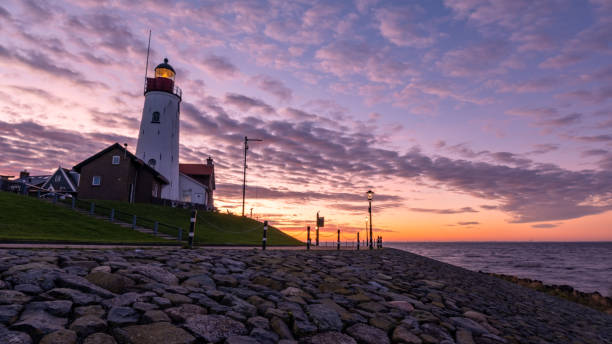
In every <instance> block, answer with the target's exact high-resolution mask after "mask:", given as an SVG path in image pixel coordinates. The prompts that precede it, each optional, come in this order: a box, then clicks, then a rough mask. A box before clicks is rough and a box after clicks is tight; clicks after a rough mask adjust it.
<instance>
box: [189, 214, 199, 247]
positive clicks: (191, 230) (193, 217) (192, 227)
mask: <svg viewBox="0 0 612 344" xmlns="http://www.w3.org/2000/svg"><path fill="white" fill-rule="evenodd" d="M197 217H198V210H197V209H193V210H192V211H191V220H190V221H191V222H190V223H189V239H188V243H189V248H193V238H194V236H195V225H196V218H197Z"/></svg>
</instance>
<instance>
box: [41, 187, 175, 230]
mask: <svg viewBox="0 0 612 344" xmlns="http://www.w3.org/2000/svg"><path fill="white" fill-rule="evenodd" d="M52 201H53V202H54V203H55V202H57V201H59V202H61V203H64V204H67V205H69V206H70V207H71V208H73V209H80V210H83V211H86V212H88V213H89V215H97V216H101V217H105V218H107V219H108V220H109V221H111V222H120V223H125V224H128V225H131V227H132V229H136V228H145V229H150V230H152V231H153V234H154V235H156V236H157V235H160V234H166V235H168V236H171V237H175V238H176V239H177V240H178V241H183V229H182V228H181V227H176V226H172V225H169V224H166V223H162V222H159V221H156V220H152V219H149V218H146V217H142V216H137V215H136V214H131V213H127V212H124V211H121V210H118V209H116V208H112V207H108V206H104V205H100V204H97V203H96V202H95V201H85V200H81V199H77V198H75V197H73V198H65V199H61V200H60V199H53V200H52Z"/></svg>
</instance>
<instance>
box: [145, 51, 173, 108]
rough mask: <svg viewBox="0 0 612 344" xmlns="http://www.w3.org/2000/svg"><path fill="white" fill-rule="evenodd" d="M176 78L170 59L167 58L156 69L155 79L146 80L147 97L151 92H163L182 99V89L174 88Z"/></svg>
mask: <svg viewBox="0 0 612 344" xmlns="http://www.w3.org/2000/svg"><path fill="white" fill-rule="evenodd" d="M175 76H176V72H175V71H174V68H172V66H171V65H169V64H168V59H167V58H165V59H164V62H163V63H160V64H159V65H157V67H155V77H154V78H146V85H145V92H144V93H145V95H146V94H147V93H148V92H151V91H161V92H168V93H172V94H174V95H176V96H178V97H179V98H181V96H182V92H181V89H180V88H178V87H176V86H174V77H175Z"/></svg>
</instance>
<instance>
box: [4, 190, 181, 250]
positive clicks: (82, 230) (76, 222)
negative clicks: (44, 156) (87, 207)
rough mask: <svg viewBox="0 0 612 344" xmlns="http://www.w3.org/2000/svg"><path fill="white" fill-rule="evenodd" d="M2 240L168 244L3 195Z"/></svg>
mask: <svg viewBox="0 0 612 344" xmlns="http://www.w3.org/2000/svg"><path fill="white" fill-rule="evenodd" d="M0 240H6V241H45V242H53V241H56V242H75V243H84V242H91V243H168V242H170V241H167V240H163V239H160V238H157V237H154V236H151V235H147V234H143V233H140V232H136V231H134V230H131V229H129V228H123V227H120V226H118V225H115V224H112V223H110V222H106V221H103V220H100V219H96V218H93V217H89V216H87V215H83V214H80V213H78V212H76V211H74V210H71V209H69V208H67V207H64V206H62V205H54V204H51V203H50V202H47V201H42V200H39V199H36V198H32V197H27V196H22V195H17V194H13V193H9V192H0Z"/></svg>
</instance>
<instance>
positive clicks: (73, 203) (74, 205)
mask: <svg viewBox="0 0 612 344" xmlns="http://www.w3.org/2000/svg"><path fill="white" fill-rule="evenodd" d="M74 208H76V197H74V196H73V197H72V209H74Z"/></svg>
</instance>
